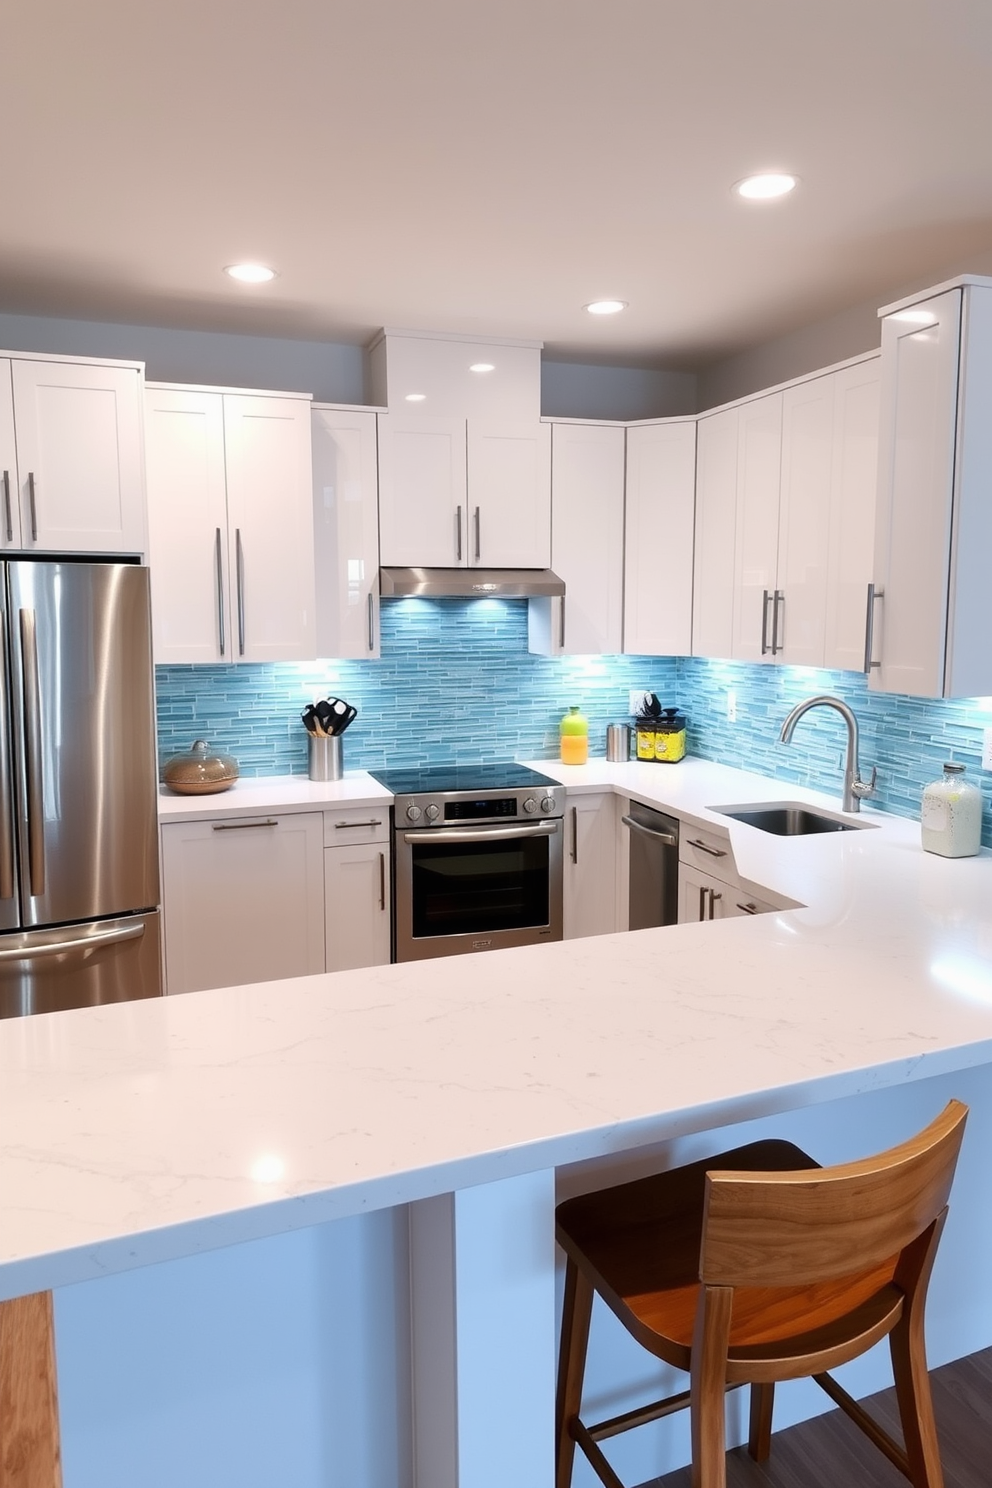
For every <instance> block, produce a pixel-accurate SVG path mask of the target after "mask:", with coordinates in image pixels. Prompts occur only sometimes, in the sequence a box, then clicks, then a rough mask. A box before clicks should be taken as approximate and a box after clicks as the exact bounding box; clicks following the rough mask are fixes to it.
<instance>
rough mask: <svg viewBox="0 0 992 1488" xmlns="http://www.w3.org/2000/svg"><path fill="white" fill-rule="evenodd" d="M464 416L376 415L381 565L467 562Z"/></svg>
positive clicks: (445, 565)
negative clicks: (377, 420) (377, 425)
mask: <svg viewBox="0 0 992 1488" xmlns="http://www.w3.org/2000/svg"><path fill="white" fill-rule="evenodd" d="M465 459H466V451H465V420H464V419H462V418H428V417H427V416H426V415H423V416H417V415H415V414H402V413H385V414H380V416H379V553H380V558H381V561H382V563H383V565H384V567H386V568H454V567H457V566H459V565H460V564H464V563H466V562H467V558H466V554H467V553H468V537H467V533H466V507H467V504H468V502H467V497H466V493H465Z"/></svg>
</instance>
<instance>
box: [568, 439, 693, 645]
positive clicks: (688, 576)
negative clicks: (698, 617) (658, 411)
mask: <svg viewBox="0 0 992 1488" xmlns="http://www.w3.org/2000/svg"><path fill="white" fill-rule="evenodd" d="M695 481H696V420H695V419H666V420H665V421H663V422H659V423H657V424H636V425H634V426H633V427H631V428H629V429H628V430H627V520H626V533H625V538H624V623H623V649H624V651H625V652H626V653H627V654H628V655H632V656H687V655H688V654H689V651H690V650H691V645H692V571H693V556H692V552H693V521H694V516H693V513H694V509H695ZM567 601H568V595H567V592H566V603H567Z"/></svg>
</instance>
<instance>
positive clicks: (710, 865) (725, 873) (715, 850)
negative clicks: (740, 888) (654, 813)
mask: <svg viewBox="0 0 992 1488" xmlns="http://www.w3.org/2000/svg"><path fill="white" fill-rule="evenodd" d="M679 861H680V862H681V863H689V864H691V866H692V867H693V868H700V869H702V871H703V872H704V873H713V874H715V875H716V877H717V878H722V879H723V880H724V881H725V882H726V883H736V882H737V864H736V863H735V862H734V852H733V848H732V847H731V846H730V836H729V834H727V833H725V832H714V831H710V830H707V829H705V828H700V827H693V826H689V825H688V824H687V823H685V822H683V823H682V828H681V830H680V832H679Z"/></svg>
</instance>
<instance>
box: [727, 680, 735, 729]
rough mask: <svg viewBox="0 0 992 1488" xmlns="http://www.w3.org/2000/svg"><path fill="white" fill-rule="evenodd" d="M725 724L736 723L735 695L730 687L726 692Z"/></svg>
mask: <svg viewBox="0 0 992 1488" xmlns="http://www.w3.org/2000/svg"><path fill="white" fill-rule="evenodd" d="M727 722H728V723H736V722H737V694H736V692H735V691H734V689H733V688H732V687H731V688H729V689H728V691H727Z"/></svg>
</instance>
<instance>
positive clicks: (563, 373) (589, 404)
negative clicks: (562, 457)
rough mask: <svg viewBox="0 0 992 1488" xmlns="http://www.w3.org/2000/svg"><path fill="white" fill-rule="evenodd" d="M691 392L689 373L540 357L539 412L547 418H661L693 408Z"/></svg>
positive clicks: (692, 378) (693, 382) (693, 384)
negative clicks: (606, 365)
mask: <svg viewBox="0 0 992 1488" xmlns="http://www.w3.org/2000/svg"><path fill="white" fill-rule="evenodd" d="M696 396H697V388H696V377H695V375H694V374H693V373H692V372H666V371H664V370H663V369H662V368H660V367H657V368H649V367H595V366H589V365H586V364H584V363H578V362H552V361H548V360H546V359H545V360H543V361H542V362H541V412H542V413H543V414H544V415H545V416H546V417H549V418H605V419H643V418H665V417H669V416H671V415H673V414H678V413H695V411H696Z"/></svg>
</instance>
